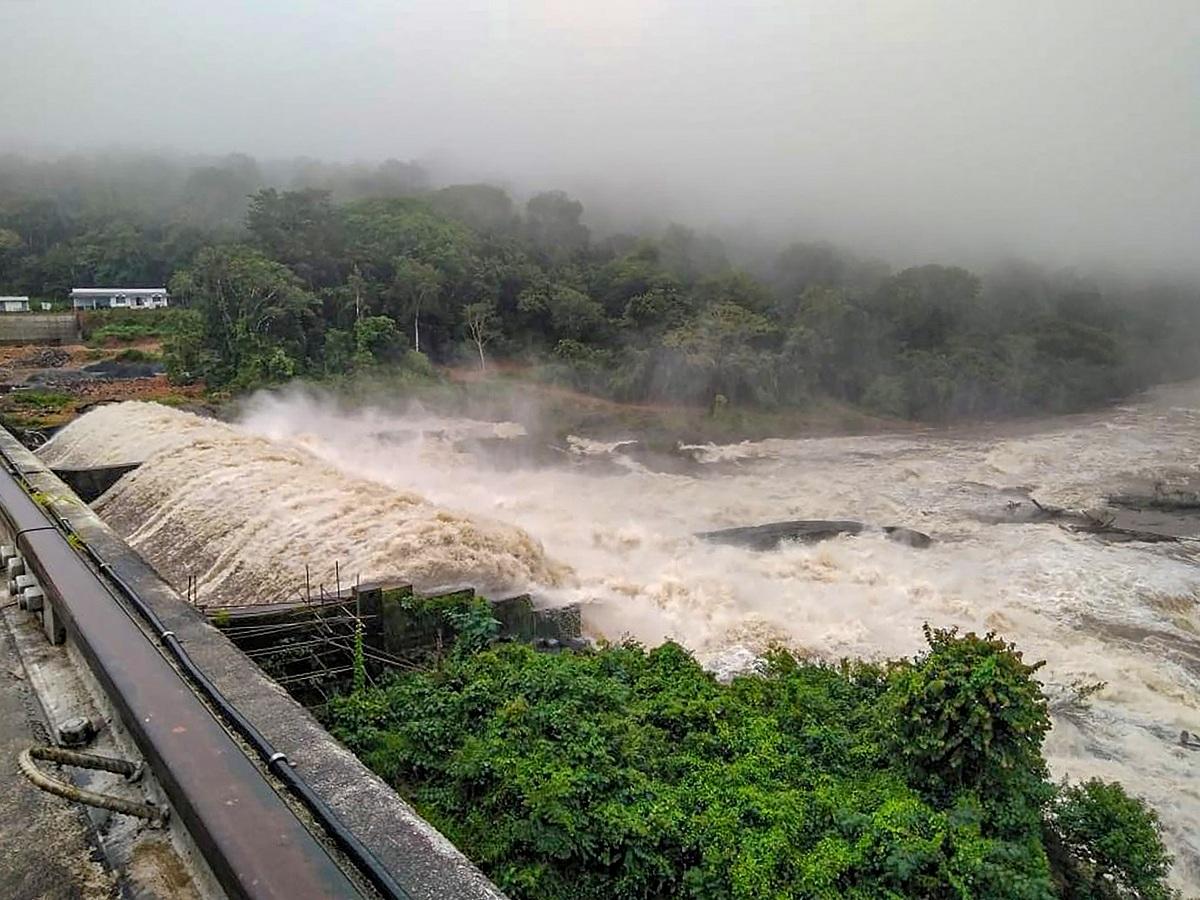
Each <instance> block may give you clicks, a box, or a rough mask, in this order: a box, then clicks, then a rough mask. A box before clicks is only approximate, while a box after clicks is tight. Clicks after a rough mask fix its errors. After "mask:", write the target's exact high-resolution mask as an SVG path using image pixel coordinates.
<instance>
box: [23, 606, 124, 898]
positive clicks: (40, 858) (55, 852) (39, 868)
mask: <svg viewBox="0 0 1200 900" xmlns="http://www.w3.org/2000/svg"><path fill="white" fill-rule="evenodd" d="M8 602H9V601H8V595H7V593H5V592H2V591H0V605H3V604H6V603H8ZM41 725H42V723H41V716H40V713H39V709H38V702H37V699H36V698H35V697H34V695H33V691H32V688H31V687H30V684H29V679H28V676H27V675H26V673H25V670H24V667H23V666H22V664H21V660H20V657H19V656H18V655H17V650H16V646H15V645H14V643H13V638H12V635H11V634H10V632H9V630H8V626H7V624H6V623H5V622H3V620H0V810H3V815H0V900H94V898H97V900H98V898H109V897H115V896H116V878H115V877H114V876H113V874H112V873H111V872H108V871H106V869H105V866H104V865H103V863H101V862H99V861H98V858H99V854H98V852H97V851H96V849H95V847H94V845H93V844H92V842H91V840H90V837H89V829H88V824H87V818H86V816H85V814H84V812H83V810H82V808H81V807H79V806H76V805H74V804H71V803H68V802H67V801H65V800H63V799H61V798H59V797H54V796H51V795H50V794H46V793H43V792H42V791H40V790H38V789H37V788H35V787H34V786H33V785H32V784H31V783H30V782H29V781H27V780H26V779H25V777H24V776H23V775H22V774H21V772H20V769H19V768H18V767H17V754H18V753H19V752H20V751H21V750H22V749H23V748H24V747H26V746H28V745H30V744H32V743H43V742H44V740H43V739H44V731H42V729H41Z"/></svg>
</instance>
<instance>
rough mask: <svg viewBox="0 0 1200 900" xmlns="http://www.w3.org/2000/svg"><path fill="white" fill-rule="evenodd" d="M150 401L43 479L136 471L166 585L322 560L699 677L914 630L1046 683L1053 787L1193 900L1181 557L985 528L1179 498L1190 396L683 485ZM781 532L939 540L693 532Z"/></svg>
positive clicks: (904, 442)
mask: <svg viewBox="0 0 1200 900" xmlns="http://www.w3.org/2000/svg"><path fill="white" fill-rule="evenodd" d="M143 406H145V405H144V404H122V405H120V406H115V407H108V408H102V409H100V410H97V411H96V412H93V413H89V414H88V415H87V416H85V417H84V418H83V419H81V420H79V421H78V422H76V423H75V424H73V425H72V426H70V427H69V428H68V429H66V430H65V431H64V432H63V433H62V434H61V435H59V436H58V437H56V438H55V439H54V440H53V441H52V442H51V443H50V445H48V447H47V448H46V450H45V456H46V458H47V459H48V460H49V461H51V462H58V463H62V462H73V463H75V464H86V463H88V462H90V461H96V460H105V461H110V462H115V461H126V460H127V459H140V458H148V459H149V461H148V462H147V464H146V465H144V466H143V467H142V468H141V469H139V470H138V471H137V472H135V473H133V474H132V475H131V476H127V477H126V478H125V479H123V480H122V481H121V482H120V483H119V484H118V485H117V487H116V488H114V490H113V491H111V492H110V493H109V494H108V495H106V496H105V497H103V498H101V500H100V501H99V503H98V509H99V510H100V512H101V514H102V515H104V516H106V518H108V519H109V520H110V521H111V522H113V524H114V526H115V527H117V528H118V530H120V531H121V532H122V533H123V534H126V535H127V536H129V537H130V539H131V541H132V543H133V544H134V546H135V547H137V548H138V549H139V550H141V551H142V552H143V553H144V554H145V555H146V556H147V557H148V558H149V559H150V561H151V562H152V563H154V564H155V565H156V566H159V568H160V570H162V571H164V574H165V575H166V576H167V577H168V578H170V579H172V580H175V579H177V578H178V572H179V563H178V561H177V558H178V556H179V548H180V547H181V546H185V545H186V547H187V548H189V550H188V552H189V553H193V552H194V553H196V554H197V555H198V558H200V559H202V560H203V561H204V563H205V566H206V568H205V567H202V568H203V571H202V574H201V584H202V591H203V590H204V589H205V584H206V583H207V585H208V586H209V589H210V590H215V587H214V586H215V585H218V584H219V583H220V580H221V579H222V578H230V577H231V576H229V574H228V573H230V572H234V571H236V572H239V573H240V574H239V575H238V577H237V579H236V580H235V581H231V582H229V583H230V584H235V585H236V586H237V588H238V590H241V591H245V590H249V589H251V588H250V586H251V585H252V584H253V583H254V579H256V578H263V577H265V576H264V572H265V570H266V569H268V568H270V567H276V568H278V567H280V566H286V565H290V566H291V567H292V570H293V571H292V572H290V573H288V574H287V575H286V576H285V575H280V574H278V573H276V574H275V575H273V576H271V577H272V578H275V579H280V581H279V584H281V585H283V586H284V587H287V586H291V587H294V585H295V577H294V570H295V566H296V565H297V564H299V565H301V566H302V565H303V564H304V562H306V561H307V562H310V563H311V564H312V565H313V566H314V568H316V567H317V566H318V565H331V556H340V558H341V560H342V563H343V567H344V568H343V571H347V570H349V571H351V572H354V573H355V574H361V575H362V577H363V578H367V577H373V576H380V575H388V574H392V573H394V572H398V573H404V574H408V573H410V572H411V573H413V574H411V575H410V577H412V578H414V579H417V580H422V579H424V580H425V581H428V582H431V583H432V582H439V581H440V582H445V583H449V582H463V581H466V580H469V579H470V578H472V577H477V578H486V579H490V583H493V584H499V583H501V582H503V583H504V584H503V586H504V587H507V588H511V589H514V590H516V589H525V588H533V589H534V590H535V592H536V593H538V594H539V595H540V596H542V597H544V598H546V600H547V601H548V602H567V601H580V602H582V603H583V604H584V621H585V626H586V627H587V629H588V631H589V632H590V633H591V634H593V635H603V636H608V637H612V638H619V637H621V636H622V635H626V634H628V635H632V636H634V637H636V638H639V639H641V640H644V641H647V642H657V641H660V640H662V639H663V638H664V637H668V636H669V637H674V638H676V639H679V640H680V641H682V642H683V643H685V644H687V645H688V646H689V647H691V648H692V649H693V650H694V651H695V652H696V653H697V655H698V656H699V657H700V658H701V659H703V660H704V661H705V662H706V663H708V664H709V665H710V666H712V667H714V668H717V669H721V668H723V667H724V668H729V667H734V666H738V665H744V663H745V660H746V659H747V658H751V657H752V654H753V653H756V652H758V651H761V650H762V649H763V648H764V647H766V646H767V645H768V644H770V643H772V642H782V643H785V644H787V645H789V646H791V647H793V648H796V649H798V650H800V651H803V652H806V653H810V654H813V655H816V656H819V657H822V658H831V659H832V658H837V657H841V656H846V655H858V656H869V657H882V656H897V655H905V654H911V653H913V652H915V651H917V650H918V649H919V648H920V646H921V642H922V637H921V625H922V623H923V622H929V623H931V624H934V625H939V626H945V625H959V626H962V627H964V628H971V629H975V630H995V631H997V632H999V633H1000V634H1001V635H1003V636H1004V637H1006V638H1008V639H1010V640H1013V641H1015V642H1016V643H1017V644H1018V646H1019V647H1020V649H1022V650H1023V651H1024V652H1025V655H1026V658H1027V659H1044V660H1046V661H1047V664H1046V666H1045V668H1044V669H1043V670H1042V671H1041V673H1040V674H1041V678H1042V680H1043V681H1044V682H1045V683H1046V687H1047V693H1048V694H1049V695H1050V696H1051V698H1052V702H1053V707H1054V720H1055V728H1054V731H1053V733H1052V734H1051V736H1050V738H1049V741H1048V745H1047V755H1048V757H1049V759H1050V761H1051V765H1052V767H1053V770H1054V772H1055V774H1056V775H1057V776H1069V777H1070V778H1071V779H1073V780H1074V779H1081V778H1087V777H1092V776H1100V777H1103V778H1106V779H1119V780H1120V781H1122V782H1123V783H1124V784H1125V785H1126V786H1127V787H1128V788H1129V789H1130V790H1131V791H1132V792H1134V793H1136V794H1139V795H1141V796H1143V797H1145V798H1146V799H1148V800H1149V801H1150V802H1151V803H1152V804H1153V805H1154V806H1155V808H1156V809H1157V810H1158V811H1159V813H1160V815H1161V816H1162V818H1163V820H1164V822H1165V824H1166V827H1167V831H1168V841H1169V844H1170V846H1171V848H1172V849H1173V851H1174V852H1175V853H1176V854H1177V865H1176V872H1175V878H1176V880H1177V882H1178V884H1179V885H1180V886H1181V887H1183V888H1185V889H1186V890H1189V891H1192V892H1195V891H1197V890H1198V889H1200V752H1197V751H1196V750H1191V749H1188V748H1186V747H1184V746H1182V745H1181V743H1180V740H1179V735H1180V732H1181V731H1182V730H1185V729H1186V730H1188V731H1190V732H1198V731H1200V636H1198V635H1200V631H1198V629H1200V613H1198V607H1197V603H1198V600H1200V567H1198V566H1197V562H1198V560H1200V545H1198V544H1195V543H1182V544H1147V543H1128V544H1110V543H1105V542H1103V541H1101V540H1100V539H1098V538H1096V537H1094V536H1089V535H1083V534H1074V533H1070V532H1068V531H1066V530H1064V529H1062V528H1060V527H1058V526H1057V525H1054V524H1022V525H993V524H985V523H984V522H981V521H980V520H979V518H978V516H979V515H980V514H983V515H987V514H990V513H995V512H998V511H1002V510H1003V508H1004V505H1005V504H1006V503H1007V502H1008V500H1009V499H1011V498H1012V497H1013V496H1016V494H1015V493H1014V489H1018V488H1020V489H1029V490H1031V491H1032V494H1033V496H1034V497H1036V498H1037V499H1038V500H1039V501H1041V502H1043V503H1050V504H1056V505H1059V506H1064V507H1070V508H1089V507H1094V506H1096V505H1098V504H1099V503H1101V502H1102V500H1103V498H1104V497H1105V496H1106V495H1107V494H1110V493H1113V492H1115V491H1117V490H1120V489H1121V488H1122V487H1123V486H1124V485H1126V484H1127V483H1129V482H1130V481H1131V480H1133V479H1146V478H1150V479H1159V478H1165V479H1168V480H1170V479H1173V478H1178V477H1181V476H1184V475H1189V476H1195V475H1196V474H1197V473H1198V472H1200V453H1198V451H1200V385H1183V386H1175V387H1170V388H1163V389H1160V390H1158V391H1155V392H1153V393H1151V394H1149V395H1147V396H1145V397H1143V398H1140V399H1139V400H1137V401H1136V402H1132V403H1130V405H1128V406H1125V407H1120V408H1117V409H1113V410H1109V411H1106V412H1103V413H1097V414H1089V415H1084V416H1075V417H1066V418H1060V419H1054V420H1045V421H1042V422H1038V423H1032V424H1030V423H1022V424H1017V425H1003V426H997V427H994V428H993V427H971V428H964V429H959V430H949V431H928V432H921V433H915V434H903V435H883V436H871V437H840V438H819V439H808V440H768V441H762V442H756V443H742V444H736V445H731V446H728V447H720V446H703V447H693V448H690V449H689V452H690V454H691V455H692V457H693V458H695V459H696V460H698V461H699V462H698V463H697V464H696V466H695V469H694V471H691V472H689V473H688V474H662V473H656V472H652V471H649V470H647V469H646V468H644V467H643V466H642V465H640V464H639V463H638V462H637V461H636V458H635V457H634V456H633V455H632V454H627V450H628V448H629V446H630V445H628V444H622V443H621V442H616V441H613V442H607V443H606V442H597V441H582V440H576V441H573V442H569V443H567V444H565V445H564V447H563V448H562V450H563V452H562V454H561V455H562V457H563V464H562V465H559V466H552V467H550V468H542V469H535V468H522V467H515V468H514V467H511V466H510V467H492V466H489V465H487V464H486V463H481V462H480V460H479V458H478V457H477V456H475V455H473V454H471V453H468V452H466V451H463V450H459V449H456V444H457V440H458V439H459V438H461V437H476V438H478V437H487V438H494V439H504V438H512V437H514V436H517V435H520V434H521V433H522V430H521V429H520V428H516V427H511V426H505V425H497V424H496V423H485V422H472V421H465V420H456V419H445V418H439V417H437V416H434V415H431V414H427V413H424V412H420V411H413V410H408V411H405V412H397V411H389V410H386V409H383V408H365V409H356V410H345V409H340V408H338V407H337V405H336V404H333V403H331V402H328V401H325V400H322V399H320V398H317V397H314V396H312V395H306V394H301V393H293V394H282V395H269V396H262V397H259V398H257V399H256V400H255V401H254V402H253V403H251V404H250V406H249V407H248V408H247V410H246V411H245V413H244V415H243V416H242V419H241V421H240V423H239V425H238V426H237V427H236V428H230V427H226V426H223V425H218V424H216V423H203V424H201V425H198V424H197V421H198V420H195V419H194V417H188V416H187V415H186V414H182V413H177V412H174V411H170V410H163V411H161V412H160V411H159V410H160V409H161V408H154V409H153V410H152V411H151V412H147V411H146V410H145V409H141V408H140V407H143ZM312 457H315V458H316V459H313V458H312ZM597 458H611V459H613V460H614V461H615V462H617V463H618V464H617V465H612V466H609V467H607V468H604V467H598V466H595V465H594V462H595V461H596V459H597ZM317 460H319V462H318V461H317ZM191 483H196V484H200V485H204V487H203V489H201V488H195V487H191V488H189V487H186V485H187V484H191ZM447 510H461V511H462V513H451V512H448V511H447ZM799 518H814V519H817V518H824V519H858V520H861V521H864V522H868V523H872V524H877V525H904V526H908V527H910V528H915V529H919V530H921V531H924V532H927V533H929V534H930V535H932V536H933V538H934V543H933V545H932V546H931V547H929V548H928V549H914V548H912V547H908V546H904V545H902V544H898V543H893V542H891V541H888V540H886V539H885V538H884V537H883V536H882V534H878V533H876V532H873V531H869V532H865V533H864V534H862V535H860V536H857V537H850V536H846V537H842V538H838V539H835V540H832V541H828V542H825V543H821V544H815V545H799V544H797V545H789V546H787V547H785V548H783V549H780V550H777V551H771V552H753V551H749V550H744V549H739V548H735V547H726V546H716V545H713V544H708V543H704V542H702V541H700V540H698V539H696V538H694V537H693V536H692V534H693V532H696V531H702V530H711V529H718V528H725V527H730V526H737V525H753V524H759V523H765V522H771V521H779V520H783V519H799ZM247 521H250V522H251V523H253V526H252V527H250V526H247V525H246V522H247ZM438 522H448V523H450V524H448V525H446V526H445V527H435V525H434V524H430V523H438ZM494 522H504V523H508V525H495V524H491V523H494ZM197 529H198V531H197ZM189 531H196V532H197V533H199V534H200V535H201V536H202V540H201V541H199V542H197V541H196V540H194V539H189V538H187V537H186V534H187V533H188V532H189ZM327 532H338V536H337V537H336V538H330V537H327V536H326V537H322V535H325V534H326V533H327ZM230 534H232V535H235V537H233V538H230V537H227V536H228V535H230ZM394 535H400V537H395V536H394ZM205 542H212V543H214V545H215V549H209V550H205V548H204V546H203V544H204V543H205ZM363 542H366V544H367V545H369V548H368V549H366V550H363V546H364V544H363ZM539 544H540V546H539ZM173 559H174V560H176V561H175V562H172V560H173ZM439 566H440V567H442V568H441V569H439ZM371 567H375V568H381V567H382V568H384V569H386V571H375V570H369V569H371ZM564 567H569V568H564ZM355 570H362V571H361V572H360V573H359V572H356V571H355ZM323 577H324V576H323ZM218 594H219V592H218ZM1095 682H1105V683H1106V687H1104V688H1103V689H1102V690H1100V691H1099V692H1098V693H1096V694H1095V695H1094V696H1092V697H1090V698H1089V699H1088V701H1087V702H1086V703H1079V702H1077V700H1076V693H1075V688H1074V687H1073V686H1080V685H1088V684H1093V683H1095Z"/></svg>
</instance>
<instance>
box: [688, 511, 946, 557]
mask: <svg viewBox="0 0 1200 900" xmlns="http://www.w3.org/2000/svg"><path fill="white" fill-rule="evenodd" d="M865 530H869V529H868V526H866V525H864V524H863V523H862V522H855V521H853V520H849V519H793V520H791V521H787V522H769V523H767V524H765V525H746V526H742V527H739V528H722V529H720V530H718V531H701V532H697V533H696V537H698V538H702V539H703V540H706V541H712V542H713V543H716V544H728V545H730V546H732V547H746V548H748V549H750V550H774V549H776V548H777V547H778V546H779V545H780V544H782V543H784V542H786V541H800V542H802V543H805V544H815V543H817V542H818V541H827V540H829V539H830V538H834V537H837V536H838V535H839V534H860V533H862V532H863V531H865ZM883 531H884V533H885V534H886V535H887V536H888V538H889V539H890V540H894V541H896V542H898V543H901V544H907V545H908V546H910V547H928V546H929V545H930V544H931V543H932V538H930V537H929V535H927V534H923V533H922V532H920V531H914V530H913V529H911V528H904V527H901V526H899V525H888V526H885V527H884V529H883Z"/></svg>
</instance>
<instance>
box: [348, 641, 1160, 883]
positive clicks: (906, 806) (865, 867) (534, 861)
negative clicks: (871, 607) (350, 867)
mask: <svg viewBox="0 0 1200 900" xmlns="http://www.w3.org/2000/svg"><path fill="white" fill-rule="evenodd" d="M927 638H928V644H929V646H928V650H927V651H926V652H924V653H923V654H921V655H920V656H918V657H916V658H915V659H912V660H903V661H897V662H894V663H891V664H888V665H884V666H875V665H867V664H863V663H844V664H842V665H841V666H836V667H834V666H828V665H821V664H816V663H811V662H806V661H803V660H800V659H797V658H795V657H794V656H792V655H790V654H788V653H786V652H783V651H777V652H774V653H772V654H771V655H770V656H769V658H768V659H767V661H766V665H765V668H764V671H762V672H761V673H760V674H758V675H753V676H748V677H740V678H736V679H734V680H733V681H732V682H731V683H730V684H721V683H719V682H717V681H716V680H715V679H714V677H713V676H712V675H711V674H709V673H707V672H705V671H704V670H703V669H702V668H701V667H700V666H699V665H698V664H697V663H696V661H695V660H694V659H693V658H692V657H691V656H690V655H689V654H688V653H687V652H686V651H685V650H684V649H683V648H681V647H679V646H678V645H676V644H673V643H668V644H664V645H663V646H661V647H657V648H655V649H653V650H649V651H647V650H645V649H643V648H642V647H640V646H638V645H635V644H623V645H620V646H605V647H602V648H599V649H597V650H595V651H594V652H583V653H562V654H557V655H550V654H541V653H536V652H534V651H533V650H531V649H530V648H528V647H524V646H517V645H502V646H497V647H493V648H492V649H484V650H481V651H479V652H475V653H464V652H457V653H452V654H449V655H448V656H447V657H445V658H444V659H443V660H442V661H441V663H440V665H439V666H438V667H437V668H436V669H434V670H432V671H426V672H417V673H406V674H401V675H397V676H395V677H394V678H393V680H392V681H391V682H390V683H388V684H386V685H385V686H383V687H379V688H360V689H359V690H356V691H355V692H354V693H353V694H352V695H350V696H347V697H343V698H341V699H338V700H336V701H335V702H334V703H333V704H332V705H331V707H330V708H329V713H328V715H329V718H330V722H331V727H332V729H333V731H334V733H335V734H336V735H337V736H338V737H340V738H341V739H342V740H343V741H345V742H346V743H347V745H348V746H349V747H350V748H351V749H353V750H354V751H355V752H356V753H357V754H359V756H360V757H361V758H363V759H364V760H365V761H366V762H367V763H368V765H370V766H371V767H372V768H373V769H374V770H375V771H377V772H378V773H379V774H380V775H382V776H383V777H384V778H386V779H387V780H388V781H390V782H391V783H392V784H394V785H395V786H396V787H397V788H398V789H399V790H400V791H401V792H402V793H403V794H404V795H405V796H407V797H409V798H410V799H411V800H412V801H413V802H414V803H415V804H416V805H417V807H418V808H419V810H420V811H421V812H422V814H423V815H425V816H426V817H428V818H429V819H430V820H431V821H432V822H433V823H434V824H435V825H437V827H439V828H440V829H442V830H443V832H444V833H445V834H447V836H449V837H450V838H451V839H452V840H453V841H454V842H455V843H456V844H457V845H458V846H459V847H460V848H462V849H463V850H464V851H465V852H466V853H467V854H468V855H469V856H471V857H472V858H473V859H474V860H476V861H477V862H478V863H479V864H480V865H481V866H482V867H483V869H484V870H485V871H486V872H487V873H488V874H489V875H490V876H491V877H492V878H493V879H495V880H496V882H497V883H498V884H499V886H500V887H501V888H502V889H504V890H505V891H507V892H508V893H509V894H510V895H511V896H513V897H515V898H531V900H532V898H538V900H556V898H561V900H568V898H569V900H589V898H594V900H623V898H668V897H672V898H674V897H685V898H695V900H724V898H739V900H751V898H753V900H760V898H807V897H829V898H833V897H850V898H864V900H866V898H871V900H875V898H887V897H892V898H907V897H926V898H1051V897H1066V898H1076V900H1085V898H1092V900H1101V898H1135V897H1136V898H1168V897H1171V896H1173V895H1172V893H1171V891H1170V890H1169V889H1168V887H1167V886H1166V882H1165V878H1166V873H1167V870H1168V868H1169V865H1170V859H1169V857H1168V856H1167V854H1166V852H1165V851H1164V849H1163V845H1162V842H1161V839H1160V835H1159V828H1158V823H1157V820H1156V818H1155V816H1154V814H1153V812H1152V811H1150V810H1149V809H1148V808H1146V807H1145V806H1144V805H1143V804H1142V803H1141V802H1140V801H1138V800H1136V799H1134V798H1131V797H1129V796H1128V795H1126V793H1125V792H1124V791H1123V790H1122V789H1121V787H1120V786H1119V785H1117V784H1105V783H1102V782H1098V781H1095V782H1088V783H1085V784H1082V785H1076V786H1070V787H1068V786H1061V787H1060V786H1056V785H1054V784H1052V783H1051V782H1050V781H1049V780H1048V777H1047V772H1046V766H1045V763H1044V761H1043V758H1042V756H1041V746H1042V740H1043V738H1044V736H1045V734H1046V732H1047V730H1048V729H1049V719H1048V716H1047V711H1046V702H1045V699H1044V698H1043V696H1042V693H1041V690H1040V685H1039V684H1038V682H1037V681H1036V680H1035V678H1034V675H1035V672H1036V670H1037V668H1038V666H1036V665H1034V666H1030V665H1027V664H1026V663H1025V662H1024V661H1023V660H1022V658H1021V655H1020V654H1019V653H1018V652H1016V650H1015V649H1014V648H1013V647H1012V646H1010V645H1007V644H1005V643H1004V642H1002V641H1000V640H998V639H996V638H995V637H993V636H991V635H988V636H985V637H979V636H977V635H974V634H967V635H960V634H957V633H956V632H953V631H929V630H927Z"/></svg>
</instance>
